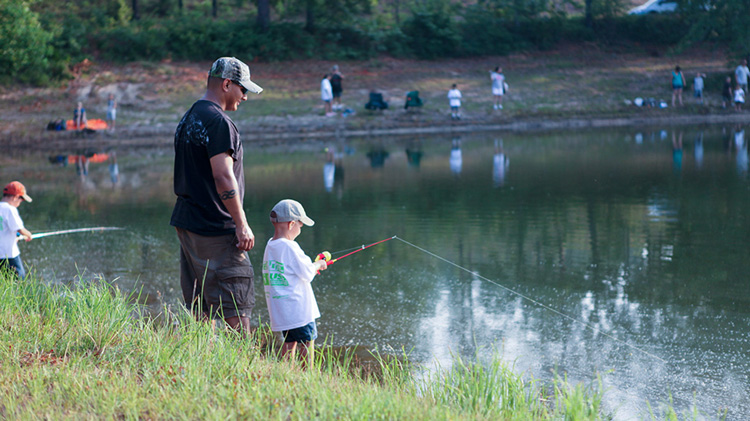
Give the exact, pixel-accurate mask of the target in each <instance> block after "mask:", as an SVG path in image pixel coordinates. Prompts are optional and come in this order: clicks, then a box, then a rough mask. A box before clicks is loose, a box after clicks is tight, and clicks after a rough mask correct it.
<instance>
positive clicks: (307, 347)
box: [299, 339, 315, 367]
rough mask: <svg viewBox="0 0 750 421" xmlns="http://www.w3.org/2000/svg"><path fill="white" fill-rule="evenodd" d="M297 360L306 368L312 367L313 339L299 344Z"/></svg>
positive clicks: (313, 354) (313, 355)
mask: <svg viewBox="0 0 750 421" xmlns="http://www.w3.org/2000/svg"><path fill="white" fill-rule="evenodd" d="M299 344H300V346H299V359H300V361H302V363H303V364H305V365H306V366H307V367H312V364H313V359H314V357H315V339H313V340H311V341H307V342H300V343H299Z"/></svg>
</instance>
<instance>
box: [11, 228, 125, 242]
mask: <svg viewBox="0 0 750 421" xmlns="http://www.w3.org/2000/svg"><path fill="white" fill-rule="evenodd" d="M122 229H125V228H120V227H91V228H73V229H68V230H61V231H49V232H40V233H38V234H32V235H31V239H32V240H36V239H38V238H44V237H51V236H53V235H63V234H75V233H79V232H100V231H114V230H122ZM18 236H19V237H23V236H22V235H21V234H20V233H19V234H18Z"/></svg>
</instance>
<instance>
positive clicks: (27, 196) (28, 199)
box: [21, 194, 31, 202]
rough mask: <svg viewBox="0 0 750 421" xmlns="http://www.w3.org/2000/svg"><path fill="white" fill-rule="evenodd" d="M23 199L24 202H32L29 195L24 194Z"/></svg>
mask: <svg viewBox="0 0 750 421" xmlns="http://www.w3.org/2000/svg"><path fill="white" fill-rule="evenodd" d="M21 197H23V200H25V201H27V202H31V198H30V197H29V195H28V194H22V195H21Z"/></svg>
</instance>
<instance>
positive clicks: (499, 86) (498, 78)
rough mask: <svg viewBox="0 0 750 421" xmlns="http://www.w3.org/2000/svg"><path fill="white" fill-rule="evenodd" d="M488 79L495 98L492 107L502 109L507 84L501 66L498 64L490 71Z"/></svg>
mask: <svg viewBox="0 0 750 421" xmlns="http://www.w3.org/2000/svg"><path fill="white" fill-rule="evenodd" d="M490 80H492V95H493V96H494V98H495V104H494V105H493V108H494V109H496V110H502V109H503V96H504V95H505V92H506V91H507V89H508V84H507V83H506V82H505V75H503V68H502V67H500V66H498V67H496V68H495V70H493V71H490Z"/></svg>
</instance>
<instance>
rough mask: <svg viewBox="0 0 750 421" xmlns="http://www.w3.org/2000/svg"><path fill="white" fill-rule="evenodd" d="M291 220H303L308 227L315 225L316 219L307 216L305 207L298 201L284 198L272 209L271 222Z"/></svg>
mask: <svg viewBox="0 0 750 421" xmlns="http://www.w3.org/2000/svg"><path fill="white" fill-rule="evenodd" d="M291 221H302V223H303V224H305V225H307V226H308V227H311V226H313V225H315V221H313V220H312V219H310V218H308V217H307V214H306V213H305V208H303V207H302V205H301V204H300V203H299V202H298V201H296V200H292V199H284V200H282V201H281V202H279V203H277V204H276V206H274V207H273V210H271V222H291Z"/></svg>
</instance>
